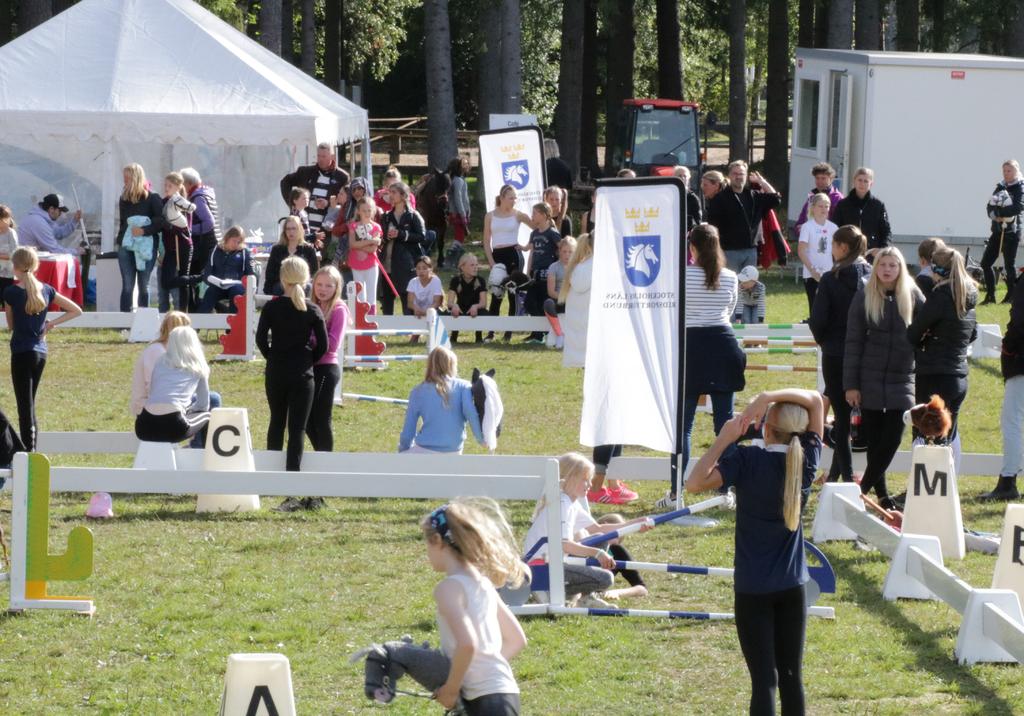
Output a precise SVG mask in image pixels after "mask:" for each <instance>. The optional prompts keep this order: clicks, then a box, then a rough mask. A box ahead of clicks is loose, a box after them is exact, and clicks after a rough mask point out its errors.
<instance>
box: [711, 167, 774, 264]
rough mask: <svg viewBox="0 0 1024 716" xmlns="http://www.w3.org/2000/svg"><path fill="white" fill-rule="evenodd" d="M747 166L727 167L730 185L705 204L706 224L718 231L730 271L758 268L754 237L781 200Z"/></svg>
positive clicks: (755, 238)
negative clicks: (706, 210)
mask: <svg viewBox="0 0 1024 716" xmlns="http://www.w3.org/2000/svg"><path fill="white" fill-rule="evenodd" d="M747 179H748V174H747V163H746V162H745V161H743V160H742V159H737V160H736V161H734V162H730V163H729V183H728V185H727V186H726V187H724V188H723V189H722V190H721V191H720V192H718V193H717V194H716V195H715V197H714V198H713V199H711V201H710V202H709V203H708V223H709V224H711V225H712V226H714V227H715V228H716V229H718V235H719V237H720V238H721V246H722V251H723V252H725V264H726V266H727V267H728V268H729V269H730V270H731V271H739V270H740V269H742V268H743V267H744V266H756V265H757V235H758V229H759V228H760V226H761V220H762V219H764V216H765V214H766V213H768V211H770V210H772V209H776V208H778V207H779V205H780V204H781V203H782V196H781V195H780V194H779V193H778V192H777V191H775V189H774V188H773V187H772V185H771V184H769V183H768V180H767V179H765V178H764V177H763V176H761V175H760V174H759V173H758V172H750V174H749V179H750V183H749V184H748V183H747Z"/></svg>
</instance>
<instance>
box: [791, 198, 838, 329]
mask: <svg viewBox="0 0 1024 716" xmlns="http://www.w3.org/2000/svg"><path fill="white" fill-rule="evenodd" d="M831 208H832V200H831V199H829V198H828V194H815V195H814V196H812V197H811V198H810V199H808V200H807V213H808V214H809V216H808V218H807V221H805V222H804V224H803V226H801V227H800V239H799V243H798V244H797V249H796V250H797V255H798V256H799V257H800V261H801V262H802V263H803V265H804V290H806V291H807V313H808V315H810V312H811V310H813V308H814V296H815V295H816V294H817V293H818V282H819V281H821V277H822V276H824V275H825V274H826V273H828V272H829V271H831V270H832V237H833V236H834V235H835V233H836V229H837V228H839V227H837V226H836V225H835V224H833V223H832V222H831V221H829V220H828V212H829V209H831Z"/></svg>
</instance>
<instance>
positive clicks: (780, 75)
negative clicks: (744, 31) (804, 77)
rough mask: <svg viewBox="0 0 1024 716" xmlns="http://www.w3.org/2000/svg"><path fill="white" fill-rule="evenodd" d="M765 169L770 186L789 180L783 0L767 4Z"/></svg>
mask: <svg viewBox="0 0 1024 716" xmlns="http://www.w3.org/2000/svg"><path fill="white" fill-rule="evenodd" d="M764 171H765V175H766V176H767V177H768V180H769V181H770V182H771V184H772V186H774V187H776V188H778V189H780V190H782V191H783V192H785V185H786V182H787V181H788V179H789V10H788V7H787V2H786V0H771V2H770V3H769V5H768V106H767V108H766V109H765V137H764Z"/></svg>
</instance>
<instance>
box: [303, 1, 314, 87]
mask: <svg viewBox="0 0 1024 716" xmlns="http://www.w3.org/2000/svg"><path fill="white" fill-rule="evenodd" d="M301 33H302V34H301V42H302V71H303V72H305V73H306V74H308V75H310V76H313V75H315V74H316V3H315V2H314V0H302V28H301Z"/></svg>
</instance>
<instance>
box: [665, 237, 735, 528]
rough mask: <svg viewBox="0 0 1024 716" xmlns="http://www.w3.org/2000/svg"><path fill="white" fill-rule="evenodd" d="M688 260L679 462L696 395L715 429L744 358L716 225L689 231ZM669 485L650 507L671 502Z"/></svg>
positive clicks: (731, 275)
mask: <svg viewBox="0 0 1024 716" xmlns="http://www.w3.org/2000/svg"><path fill="white" fill-rule="evenodd" d="M689 249H690V256H691V257H692V258H693V264H691V265H689V266H687V267H686V380H685V384H684V396H683V462H682V465H683V467H684V469H685V466H686V464H687V461H688V460H689V459H690V435H691V434H692V432H693V420H694V417H695V416H696V413H697V402H698V400H699V399H700V396H702V395H706V396H708V399H709V400H710V401H711V410H712V415H713V420H714V426H715V434H716V435H717V434H718V431H719V430H721V428H722V426H723V425H725V423H726V421H728V420H729V419H731V418H732V409H733V397H734V395H735V393H736V392H737V391H740V390H743V387H744V385H745V379H744V375H743V372H744V371H745V370H746V367H747V357H746V355H744V353H743V349H742V348H740V346H739V343H737V341H736V335H735V334H734V333H733V332H732V325H731V324H730V320H731V318H732V315H733V312H734V311H735V309H736V300H737V296H738V295H739V284H738V282H737V280H736V273H735V272H734V271H731V270H730V269H728V268H726V267H725V255H724V254H723V253H722V249H721V247H720V246H719V242H718V229H716V228H715V227H714V226H711V225H710V224H698V225H697V226H695V227H694V229H693V231H691V232H690V236H689ZM675 487H676V486H675V485H670V486H669V491H668V493H667V494H666V495H665V497H663V498H662V499H661V500H659V501H658V502H657V503H656V506H657V507H659V508H663V509H668V508H671V507H673V506H674V505H675V501H676V496H675Z"/></svg>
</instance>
